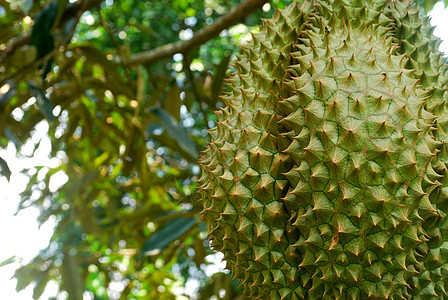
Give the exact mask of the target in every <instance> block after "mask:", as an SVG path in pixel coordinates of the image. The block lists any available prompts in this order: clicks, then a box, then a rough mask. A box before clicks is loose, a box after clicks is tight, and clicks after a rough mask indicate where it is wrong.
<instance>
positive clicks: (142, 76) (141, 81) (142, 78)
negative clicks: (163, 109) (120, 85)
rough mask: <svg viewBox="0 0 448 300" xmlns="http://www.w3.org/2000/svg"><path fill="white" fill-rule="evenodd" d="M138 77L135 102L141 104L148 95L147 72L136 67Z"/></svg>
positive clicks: (140, 67) (143, 68)
mask: <svg viewBox="0 0 448 300" xmlns="http://www.w3.org/2000/svg"><path fill="white" fill-rule="evenodd" d="M137 71H138V77H137V101H138V102H139V103H143V102H144V100H145V99H146V96H147V95H148V81H149V76H148V71H147V70H146V69H145V67H144V66H141V65H139V66H138V69H137Z"/></svg>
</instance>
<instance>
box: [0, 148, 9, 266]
mask: <svg viewBox="0 0 448 300" xmlns="http://www.w3.org/2000/svg"><path fill="white" fill-rule="evenodd" d="M0 169H1V174H2V175H3V176H5V177H6V179H8V181H9V179H10V178H11V170H10V169H9V167H8V164H7V163H6V161H5V160H4V159H3V158H1V157H0ZM0 266H1V263H0Z"/></svg>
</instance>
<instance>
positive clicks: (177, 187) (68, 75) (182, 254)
mask: <svg viewBox="0 0 448 300" xmlns="http://www.w3.org/2000/svg"><path fill="white" fill-rule="evenodd" d="M241 2H242V1H237V0H231V1H229V0H158V1H150V0H148V1H138V0H122V1H120V0H106V1H101V0H78V1H67V0H57V1H44V0H34V1H33V0H20V1H6V0H0V147H2V148H5V147H6V146H7V145H8V143H13V144H14V145H15V147H16V148H17V149H18V150H19V153H21V154H20V155H22V156H25V155H29V156H32V153H33V152H34V151H36V150H37V149H39V146H40V142H39V141H37V142H36V143H33V149H32V151H28V152H27V154H24V153H23V152H20V149H21V147H22V146H23V145H24V144H25V143H26V142H27V141H29V140H30V139H31V137H32V136H33V134H34V132H35V131H36V126H40V127H42V126H43V128H48V137H49V138H50V140H51V153H48V155H49V157H54V158H56V159H57V160H58V161H59V163H58V166H57V167H54V168H49V167H48V166H40V167H32V168H30V169H27V170H23V172H24V173H25V174H27V175H28V176H29V179H30V182H29V184H28V187H27V189H26V190H25V191H24V193H23V194H22V200H21V202H20V205H19V208H18V209H19V210H20V209H25V208H27V207H37V208H38V209H39V210H40V217H39V222H41V223H44V222H46V221H47V220H48V219H50V218H52V219H54V220H55V221H56V224H57V225H56V227H55V231H54V234H53V237H52V239H51V242H50V244H49V245H48V247H47V248H46V249H44V250H42V251H41V252H40V253H39V254H37V255H36V257H35V258H34V259H33V260H32V261H31V262H30V263H29V264H27V265H24V266H23V267H21V268H20V269H18V270H17V272H16V274H15V276H16V278H17V279H18V283H17V290H21V289H23V288H25V287H26V286H28V285H30V284H34V298H39V296H40V295H41V294H42V292H43V291H44V289H45V286H46V284H47V283H48V282H49V281H55V282H57V284H58V285H59V287H60V293H61V294H64V295H66V296H68V298H70V299H74V300H78V299H82V297H83V294H84V293H86V292H87V293H89V294H90V295H91V296H92V298H93V299H173V298H175V297H178V298H179V297H181V296H180V295H182V294H183V293H185V291H186V290H185V288H184V287H185V285H186V283H187V282H195V283H197V284H198V286H199V289H198V290H197V291H194V292H195V297H196V298H198V299H209V298H210V297H212V296H215V297H217V298H219V299H236V298H238V297H239V291H238V289H237V286H236V283H235V282H234V281H233V280H231V279H230V278H229V275H227V274H224V273H216V274H214V275H213V276H211V277H208V276H206V273H207V270H208V269H207V265H208V264H210V262H209V260H208V259H207V258H210V257H212V256H210V255H211V254H212V251H211V249H210V248H209V247H208V242H207V240H206V237H207V233H206V229H207V228H205V225H204V224H203V223H202V222H201V221H200V220H199V218H198V212H199V211H200V203H199V204H198V202H197V198H196V194H195V190H196V188H197V186H196V183H195V182H196V180H197V178H198V175H199V167H198V166H197V165H196V162H197V159H198V156H199V151H200V150H201V149H202V148H203V145H204V144H205V143H206V142H207V140H208V137H207V132H206V129H207V128H210V127H213V126H214V120H215V119H214V116H213V113H212V112H213V111H214V110H216V109H219V108H220V107H221V105H222V103H221V102H220V98H219V95H220V91H221V90H222V87H223V83H224V81H225V74H226V72H227V70H228V69H229V62H230V61H231V59H232V56H233V55H234V54H235V53H237V51H238V50H237V49H238V47H239V45H241V43H244V40H245V39H248V38H250V35H249V34H248V31H249V30H257V27H256V25H259V24H261V18H262V17H269V16H270V15H271V14H272V13H273V9H274V7H283V6H285V5H287V4H289V3H290V2H291V0H276V1H272V2H271V3H270V6H264V10H261V9H259V10H257V11H256V13H254V14H251V15H250V16H247V17H246V18H244V20H236V21H244V23H243V24H239V25H235V26H233V27H231V28H229V29H228V30H224V31H223V32H221V34H219V36H213V37H212V36H210V37H209V38H208V39H207V41H206V42H202V43H200V45H199V44H198V45H197V46H198V47H193V48H189V49H187V50H186V51H183V53H178V54H175V55H172V56H169V57H168V58H160V59H156V60H153V61H151V62H148V61H144V60H141V59H139V57H141V56H139V55H140V54H141V53H147V52H149V51H151V50H153V49H157V48H158V47H163V46H164V45H167V44H168V45H169V44H170V43H173V42H176V41H187V40H189V39H190V38H191V37H192V36H193V33H194V32H197V31H198V30H199V29H201V28H203V27H204V26H207V25H210V24H213V23H214V22H216V21H217V20H218V18H219V17H221V16H222V15H225V14H226V13H227V12H229V11H230V10H231V9H232V8H234V7H236V6H237V5H238V4H240V3H241ZM259 2H260V3H261V2H262V1H259ZM265 2H266V1H265ZM418 2H419V4H420V5H422V6H423V7H424V8H425V9H426V10H429V9H430V8H431V7H432V6H433V5H434V4H435V2H436V1H434V0H427V1H422V0H419V1H418ZM260 7H261V5H260ZM236 21H235V23H236ZM230 68H231V67H230ZM0 169H1V172H2V174H3V176H6V177H9V176H10V171H9V168H8V164H7V162H6V161H4V160H3V159H2V158H1V157H0ZM63 173H65V174H66V175H67V176H68V181H67V182H66V183H65V184H63V185H62V186H61V187H59V188H55V187H54V186H55V185H54V182H55V181H58V178H60V177H61V174H63ZM52 182H53V183H52ZM4 263H8V262H7V261H6V262H4ZM0 266H1V263H0ZM191 292H192V291H189V294H191ZM185 297H189V295H185Z"/></svg>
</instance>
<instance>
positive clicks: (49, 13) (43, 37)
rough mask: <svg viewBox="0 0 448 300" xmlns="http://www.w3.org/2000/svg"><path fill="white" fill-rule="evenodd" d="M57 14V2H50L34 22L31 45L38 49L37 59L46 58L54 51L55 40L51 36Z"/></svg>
mask: <svg viewBox="0 0 448 300" xmlns="http://www.w3.org/2000/svg"><path fill="white" fill-rule="evenodd" d="M57 13H58V4H57V2H50V4H48V5H47V6H45V7H44V8H43V9H42V10H41V11H40V12H39V14H38V15H37V17H36V20H35V21H34V26H33V28H32V29H31V36H30V43H31V45H34V46H36V48H37V59H40V58H42V57H44V56H45V55H47V54H48V53H50V52H51V51H53V49H54V38H53V35H52V34H51V28H52V27H53V24H54V21H55V20H56V16H57Z"/></svg>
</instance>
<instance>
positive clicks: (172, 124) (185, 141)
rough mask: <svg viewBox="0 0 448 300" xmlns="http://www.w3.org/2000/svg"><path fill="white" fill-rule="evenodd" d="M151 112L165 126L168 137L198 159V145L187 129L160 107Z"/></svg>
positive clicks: (152, 109)
mask: <svg viewBox="0 0 448 300" xmlns="http://www.w3.org/2000/svg"><path fill="white" fill-rule="evenodd" d="M151 112H152V113H153V114H154V116H156V117H157V119H158V120H159V122H160V124H161V125H162V126H163V128H165V130H166V132H167V133H168V135H169V136H170V137H172V138H174V139H175V140H176V142H177V144H178V145H179V147H181V148H182V150H184V151H185V152H187V153H188V154H190V155H191V156H192V157H194V158H196V159H197V158H198V151H197V148H196V144H195V143H194V142H193V140H192V139H191V138H190V136H189V135H188V131H187V129H185V128H183V127H181V126H179V124H178V123H177V121H176V120H175V119H174V118H173V116H171V115H170V114H169V113H168V112H167V111H165V110H164V109H162V108H159V107H154V108H151Z"/></svg>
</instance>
